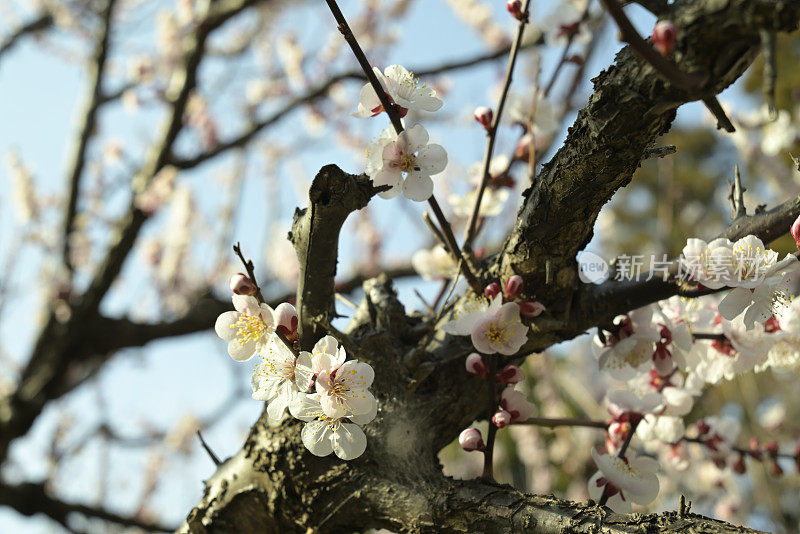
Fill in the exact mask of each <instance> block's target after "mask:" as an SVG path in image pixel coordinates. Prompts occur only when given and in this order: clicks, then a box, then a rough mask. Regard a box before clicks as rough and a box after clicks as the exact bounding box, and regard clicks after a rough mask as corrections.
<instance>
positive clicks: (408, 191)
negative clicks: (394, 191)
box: [381, 171, 433, 202]
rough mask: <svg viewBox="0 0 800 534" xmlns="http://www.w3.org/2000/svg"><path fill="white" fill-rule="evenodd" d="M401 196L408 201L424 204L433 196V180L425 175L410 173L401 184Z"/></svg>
mask: <svg viewBox="0 0 800 534" xmlns="http://www.w3.org/2000/svg"><path fill="white" fill-rule="evenodd" d="M381 194H382V193H381ZM403 194H404V195H405V196H406V198H408V199H411V200H414V201H416V202H424V201H425V200H428V199H429V198H431V195H432V194H433V180H431V177H430V176H428V175H427V174H423V173H421V172H418V171H413V172H410V173H408V176H406V179H405V181H404V182H403Z"/></svg>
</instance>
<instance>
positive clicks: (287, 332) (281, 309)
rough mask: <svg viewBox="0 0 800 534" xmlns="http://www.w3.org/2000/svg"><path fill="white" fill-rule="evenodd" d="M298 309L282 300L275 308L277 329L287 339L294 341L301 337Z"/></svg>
mask: <svg viewBox="0 0 800 534" xmlns="http://www.w3.org/2000/svg"><path fill="white" fill-rule="evenodd" d="M297 325H298V318H297V310H296V309H295V307H294V306H292V305H291V304H289V303H288V302H282V303H280V304H278V306H277V307H276V308H275V329H276V330H277V331H278V332H280V333H281V334H283V335H284V336H285V337H286V339H287V340H289V341H291V342H294V341H297V340H298V339H299V337H300V334H299V332H298V330H297Z"/></svg>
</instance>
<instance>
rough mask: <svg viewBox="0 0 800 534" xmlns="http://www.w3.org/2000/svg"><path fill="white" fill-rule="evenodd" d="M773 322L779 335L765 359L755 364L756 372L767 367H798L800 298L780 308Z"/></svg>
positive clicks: (791, 368) (783, 368) (799, 359)
mask: <svg viewBox="0 0 800 534" xmlns="http://www.w3.org/2000/svg"><path fill="white" fill-rule="evenodd" d="M775 322H776V323H777V328H778V330H779V332H780V337H778V338H777V341H776V343H775V344H774V345H773V346H772V347H771V348H770V349H769V352H768V353H767V357H766V359H765V360H764V361H763V362H761V363H760V364H758V365H756V367H755V370H756V372H759V371H763V370H764V369H767V368H773V369H779V370H794V369H797V368H798V367H800V299H797V298H796V299H794V300H792V302H791V303H790V304H789V305H788V306H786V307H784V308H783V309H781V310H780V312H779V313H778V314H777V315H776V316H775ZM773 326H775V325H773ZM774 335H775V334H774V333H773V336H774Z"/></svg>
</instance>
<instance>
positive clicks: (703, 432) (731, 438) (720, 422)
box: [695, 416, 741, 458]
mask: <svg viewBox="0 0 800 534" xmlns="http://www.w3.org/2000/svg"><path fill="white" fill-rule="evenodd" d="M695 426H696V428H697V433H698V439H699V440H700V441H701V442H702V444H703V445H705V446H706V448H707V449H708V450H709V451H710V452H711V453H712V454H711V456H712V457H717V458H725V457H726V456H727V454H728V453H729V452H730V450H731V447H732V446H733V444H734V442H735V441H736V438H737V437H738V436H739V431H740V430H741V424H740V423H739V421H737V420H736V419H734V418H732V417H726V416H711V417H706V418H705V419H702V420H700V421H698V422H697V424H696V425H695Z"/></svg>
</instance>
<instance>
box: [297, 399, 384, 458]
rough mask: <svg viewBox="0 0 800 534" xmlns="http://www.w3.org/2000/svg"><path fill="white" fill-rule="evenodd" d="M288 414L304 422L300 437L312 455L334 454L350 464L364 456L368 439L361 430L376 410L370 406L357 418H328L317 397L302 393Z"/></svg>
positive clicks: (351, 416) (356, 416)
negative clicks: (368, 409) (351, 461)
mask: <svg viewBox="0 0 800 534" xmlns="http://www.w3.org/2000/svg"><path fill="white" fill-rule="evenodd" d="M289 411H290V412H291V414H292V415H293V416H294V417H296V418H297V419H300V420H301V421H305V422H306V425H305V426H304V427H303V430H302V433H301V437H302V439H303V445H305V446H306V448H307V449H308V450H309V451H311V454H313V455H315V456H328V455H329V454H331V453H332V452H333V453H335V454H336V456H338V457H339V458H341V459H342V460H352V459H354V458H358V457H359V456H361V455H362V454H364V451H365V450H366V448H367V437H366V435H364V431H363V430H361V426H363V425H365V424H367V423H369V422H370V421H372V420H373V419H374V418H375V415H377V411H378V407H377V404H376V403H373V404H372V406H371V409H370V411H368V412H366V413H363V414H360V415H347V417H329V416H328V415H326V414H325V411H324V410H323V409H322V404H321V401H320V394H319V393H312V394H306V393H301V394H298V395H297V396H296V397H295V399H294V400H293V402H292V403H291V404H290V405H289ZM348 421H349V422H348Z"/></svg>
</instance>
